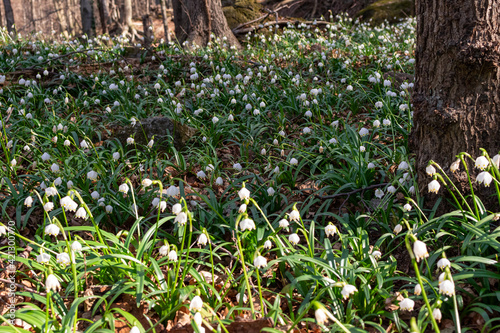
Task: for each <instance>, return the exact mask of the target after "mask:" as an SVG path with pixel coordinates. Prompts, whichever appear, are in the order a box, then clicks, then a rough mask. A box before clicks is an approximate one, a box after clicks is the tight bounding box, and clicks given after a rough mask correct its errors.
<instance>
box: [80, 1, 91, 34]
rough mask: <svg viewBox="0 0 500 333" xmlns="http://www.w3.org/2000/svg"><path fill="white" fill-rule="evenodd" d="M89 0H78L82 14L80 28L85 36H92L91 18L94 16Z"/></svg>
mask: <svg viewBox="0 0 500 333" xmlns="http://www.w3.org/2000/svg"><path fill="white" fill-rule="evenodd" d="M92 9H93V8H92V2H91V0H80V10H81V15H82V30H83V34H84V35H87V36H89V37H90V36H92V20H93V18H94V13H93V10H92Z"/></svg>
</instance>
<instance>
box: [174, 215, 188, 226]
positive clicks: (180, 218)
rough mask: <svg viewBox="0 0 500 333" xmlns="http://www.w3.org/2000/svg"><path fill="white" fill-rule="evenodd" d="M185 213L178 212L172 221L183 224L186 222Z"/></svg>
mask: <svg viewBox="0 0 500 333" xmlns="http://www.w3.org/2000/svg"><path fill="white" fill-rule="evenodd" d="M187 220H188V219H187V214H186V213H185V212H180V213H179V214H177V216H176V217H175V220H174V223H179V224H180V225H184V224H186V223H187Z"/></svg>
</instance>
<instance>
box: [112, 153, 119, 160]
mask: <svg viewBox="0 0 500 333" xmlns="http://www.w3.org/2000/svg"><path fill="white" fill-rule="evenodd" d="M113 159H114V160H115V161H117V160H119V159H120V153H119V152H114V153H113Z"/></svg>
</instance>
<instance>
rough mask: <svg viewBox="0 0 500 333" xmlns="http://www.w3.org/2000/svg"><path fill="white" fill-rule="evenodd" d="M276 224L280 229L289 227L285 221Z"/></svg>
mask: <svg viewBox="0 0 500 333" xmlns="http://www.w3.org/2000/svg"><path fill="white" fill-rule="evenodd" d="M278 224H279V226H280V228H288V226H289V225H290V224H289V223H288V221H287V220H286V219H281V220H280V221H279V222H278Z"/></svg>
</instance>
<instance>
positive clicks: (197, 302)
mask: <svg viewBox="0 0 500 333" xmlns="http://www.w3.org/2000/svg"><path fill="white" fill-rule="evenodd" d="M202 308H203V300H202V299H201V297H200V296H195V297H193V299H192V300H191V303H190V304H189V311H193V312H199V311H201V309H202Z"/></svg>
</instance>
